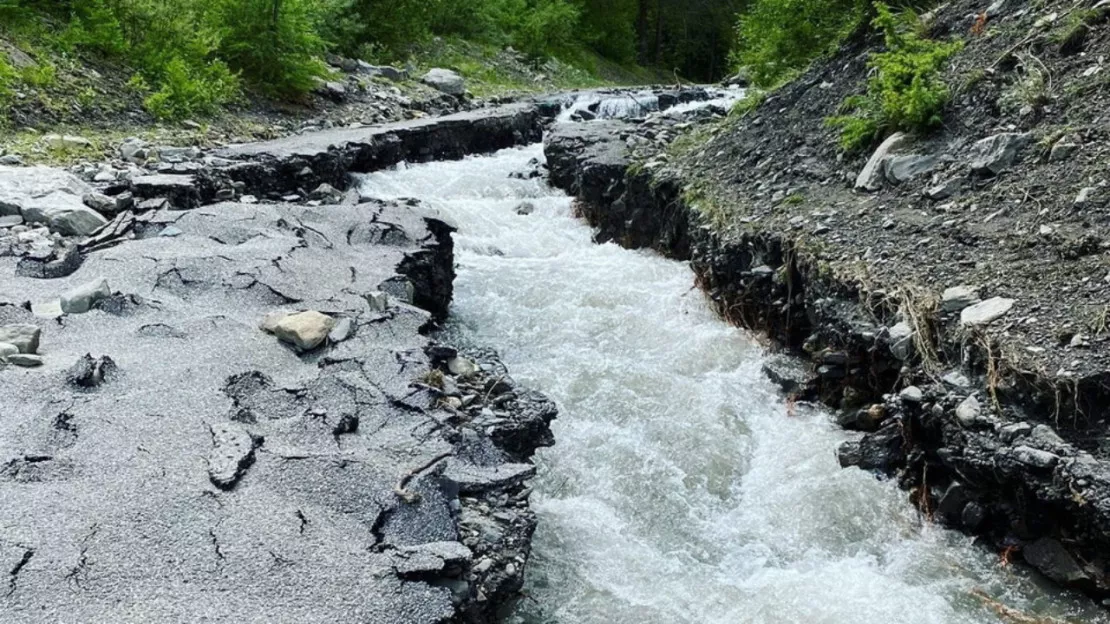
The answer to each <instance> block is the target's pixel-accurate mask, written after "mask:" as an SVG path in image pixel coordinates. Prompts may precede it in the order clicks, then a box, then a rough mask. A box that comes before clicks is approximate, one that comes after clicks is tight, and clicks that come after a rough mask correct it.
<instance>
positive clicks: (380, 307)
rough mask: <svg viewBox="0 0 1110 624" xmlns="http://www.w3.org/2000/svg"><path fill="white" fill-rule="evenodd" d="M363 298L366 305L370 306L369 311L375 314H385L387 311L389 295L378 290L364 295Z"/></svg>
mask: <svg viewBox="0 0 1110 624" xmlns="http://www.w3.org/2000/svg"><path fill="white" fill-rule="evenodd" d="M364 297H365V299H366V303H367V304H369V305H370V309H371V310H373V311H375V312H385V311H386V310H388V309H389V295H387V294H385V293H383V292H382V291H380V290H375V291H373V292H369V293H366V294H365V295H364Z"/></svg>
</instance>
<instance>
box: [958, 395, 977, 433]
mask: <svg viewBox="0 0 1110 624" xmlns="http://www.w3.org/2000/svg"><path fill="white" fill-rule="evenodd" d="M982 411H983V408H982V407H980V406H979V400H978V399H976V398H975V397H973V396H969V397H967V398H966V399H964V400H963V402H962V403H960V404H959V406H957V407H956V419H957V420H959V421H960V424H961V425H963V426H964V427H973V426H975V425H976V424H977V423H978V422H979V415H980V414H981V413H982Z"/></svg>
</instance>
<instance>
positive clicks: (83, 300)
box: [62, 278, 112, 314]
mask: <svg viewBox="0 0 1110 624" xmlns="http://www.w3.org/2000/svg"><path fill="white" fill-rule="evenodd" d="M110 296H112V289H111V288H110V287H109V286H108V280H106V279H104V278H100V279H95V280H93V281H91V282H88V283H87V284H82V285H81V286H78V287H77V288H74V289H73V290H71V291H69V292H67V293H66V294H64V295H62V312H64V313H66V314H84V313H85V312H88V311H89V310H91V309H92V306H93V304H94V303H96V302H97V301H100V300H101V299H104V298H106V297H110Z"/></svg>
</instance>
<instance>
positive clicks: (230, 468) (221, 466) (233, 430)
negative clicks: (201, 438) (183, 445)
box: [208, 422, 258, 490]
mask: <svg viewBox="0 0 1110 624" xmlns="http://www.w3.org/2000/svg"><path fill="white" fill-rule="evenodd" d="M211 431H212V451H211V452H210V453H209V455H208V478H209V479H210V480H211V481H212V483H213V485H215V486H216V487H218V488H220V489H222V490H229V489H231V488H233V487H235V484H236V483H237V482H238V481H239V479H240V478H242V476H243V473H244V472H245V471H246V470H247V468H249V467H250V465H251V464H252V463H253V462H254V450H255V448H257V446H258V441H257V440H256V439H255V438H254V436H252V435H251V434H250V433H248V432H247V431H246V430H245V429H243V428H242V427H241V426H240V425H238V424H236V423H233V422H225V423H218V424H215V425H212V426H211Z"/></svg>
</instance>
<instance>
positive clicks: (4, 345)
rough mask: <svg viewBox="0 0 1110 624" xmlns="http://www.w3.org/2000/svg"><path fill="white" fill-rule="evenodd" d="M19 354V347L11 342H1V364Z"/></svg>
mask: <svg viewBox="0 0 1110 624" xmlns="http://www.w3.org/2000/svg"><path fill="white" fill-rule="evenodd" d="M17 353H19V347H17V346H15V345H13V344H12V343H10V342H0V362H6V361H8V356H11V355H15V354H17Z"/></svg>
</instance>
